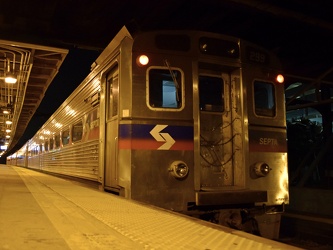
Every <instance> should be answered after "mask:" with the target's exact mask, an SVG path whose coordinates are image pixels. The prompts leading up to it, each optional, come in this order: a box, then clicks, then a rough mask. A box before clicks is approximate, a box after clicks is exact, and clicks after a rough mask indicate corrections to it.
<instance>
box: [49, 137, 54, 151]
mask: <svg viewBox="0 0 333 250" xmlns="http://www.w3.org/2000/svg"><path fill="white" fill-rule="evenodd" d="M53 147H54V140H53V138H51V139H50V150H52V149H53Z"/></svg>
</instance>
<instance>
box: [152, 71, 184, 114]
mask: <svg viewBox="0 0 333 250" xmlns="http://www.w3.org/2000/svg"><path fill="white" fill-rule="evenodd" d="M181 86H182V74H181V72H180V71H179V70H174V69H172V70H170V69H150V70H149V86H148V88H149V105H150V106H151V107H153V108H167V109H179V108H181V107H182V87H181Z"/></svg>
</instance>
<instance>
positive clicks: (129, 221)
mask: <svg viewBox="0 0 333 250" xmlns="http://www.w3.org/2000/svg"><path fill="white" fill-rule="evenodd" d="M0 249H15V250H16V249H23V250H28V249H34V250H39V249H47V250H53V249H62V250H64V249H75V250H77V249H113V250H116V249H173V250H174V249H202V250H208V249H210V250H212V249H241V250H244V249H255V250H258V249H297V248H295V247H292V246H288V245H285V244H282V243H279V242H275V241H271V240H268V239H264V238H261V237H257V236H254V235H250V234H247V233H244V232H240V231H235V230H231V229H229V228H224V227H221V226H218V225H213V224H210V223H208V222H203V221H200V220H197V219H194V218H191V217H187V216H183V215H179V214H177V213H173V212H170V211H165V210H162V209H159V208H155V207H152V206H146V205H144V204H141V203H138V202H134V201H129V200H126V199H124V198H122V197H118V196H115V195H112V194H110V193H106V192H103V191H100V190H97V189H93V188H90V187H86V186H84V185H80V184H78V183H76V182H74V181H70V180H67V179H62V178H58V177H55V176H52V175H47V174H44V173H41V172H38V171H33V170H30V169H26V168H20V167H14V166H7V165H0Z"/></svg>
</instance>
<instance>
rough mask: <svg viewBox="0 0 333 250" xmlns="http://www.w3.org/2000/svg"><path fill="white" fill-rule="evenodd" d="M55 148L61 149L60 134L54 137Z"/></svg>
mask: <svg viewBox="0 0 333 250" xmlns="http://www.w3.org/2000/svg"><path fill="white" fill-rule="evenodd" d="M54 142H55V148H60V134H58V135H56V136H55V137H54Z"/></svg>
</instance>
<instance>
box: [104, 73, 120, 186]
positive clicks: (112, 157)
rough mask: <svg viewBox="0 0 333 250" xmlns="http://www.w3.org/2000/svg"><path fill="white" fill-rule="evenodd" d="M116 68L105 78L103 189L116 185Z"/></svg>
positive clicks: (117, 95) (117, 94) (117, 85)
mask: <svg viewBox="0 0 333 250" xmlns="http://www.w3.org/2000/svg"><path fill="white" fill-rule="evenodd" d="M118 98H119V77H118V68H115V69H113V70H112V71H111V72H110V73H109V74H108V75H107V77H106V94H105V105H106V107H105V112H106V114H105V123H106V124H105V164H104V166H105V170H104V187H105V188H106V189H110V188H115V187H117V184H118V178H117V175H118V174H117V173H118V171H117V169H118V160H117V155H118Z"/></svg>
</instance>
